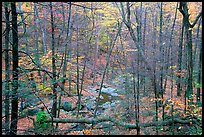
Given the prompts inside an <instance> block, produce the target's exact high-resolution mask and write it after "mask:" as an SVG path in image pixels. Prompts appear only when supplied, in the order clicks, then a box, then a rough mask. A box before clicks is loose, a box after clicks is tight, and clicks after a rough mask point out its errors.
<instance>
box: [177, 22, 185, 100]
mask: <svg viewBox="0 0 204 137" xmlns="http://www.w3.org/2000/svg"><path fill="white" fill-rule="evenodd" d="M183 32H184V20H183V21H182V27H181V36H180V40H179V50H178V73H180V74H181V69H182V68H181V67H182V47H183ZM181 90H182V87H181V75H178V78H177V96H181Z"/></svg>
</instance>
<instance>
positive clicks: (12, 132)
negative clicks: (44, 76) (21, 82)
mask: <svg viewBox="0 0 204 137" xmlns="http://www.w3.org/2000/svg"><path fill="white" fill-rule="evenodd" d="M11 13H12V34H13V36H12V38H13V45H12V49H13V50H12V56H13V81H12V96H11V97H12V99H11V105H12V107H11V126H10V135H16V134H17V123H18V95H17V93H18V25H17V13H16V3H15V2H11Z"/></svg>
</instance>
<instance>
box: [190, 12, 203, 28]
mask: <svg viewBox="0 0 204 137" xmlns="http://www.w3.org/2000/svg"><path fill="white" fill-rule="evenodd" d="M201 16H202V11H201V12H200V13H199V14H198V15H197V17H196V18H195V20H194V22H193V23H192V24H190V27H191V28H193V27H194V26H195V24H196V23H197V21H198V19H199V18H200V17H201Z"/></svg>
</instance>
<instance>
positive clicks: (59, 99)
mask: <svg viewBox="0 0 204 137" xmlns="http://www.w3.org/2000/svg"><path fill="white" fill-rule="evenodd" d="M70 5H71V4H70ZM61 6H62V16H63V28H62V29H63V30H62V31H61V33H60V34H59V37H58V45H59V41H60V36H61V35H62V34H63V32H64V30H65V14H64V13H65V12H64V5H63V3H62V4H61ZM67 37H68V36H67ZM67 37H66V38H67ZM66 59H67V43H66V44H65V52H64V60H63V59H62V60H63V61H62V63H64V65H63V68H62V78H63V79H62V86H61V89H62V90H61V91H60V95H59V97H58V107H57V118H59V116H60V106H61V98H62V95H63V93H64V85H65V81H66V67H67V60H66ZM56 128H58V123H56Z"/></svg>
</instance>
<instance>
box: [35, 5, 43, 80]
mask: <svg viewBox="0 0 204 137" xmlns="http://www.w3.org/2000/svg"><path fill="white" fill-rule="evenodd" d="M37 12H38V11H37V3H36V2H34V36H35V60H36V63H37V64H38V65H39V66H40V60H39V45H38V39H39V34H38V21H37ZM38 76H39V77H40V78H41V74H40V71H38Z"/></svg>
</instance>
